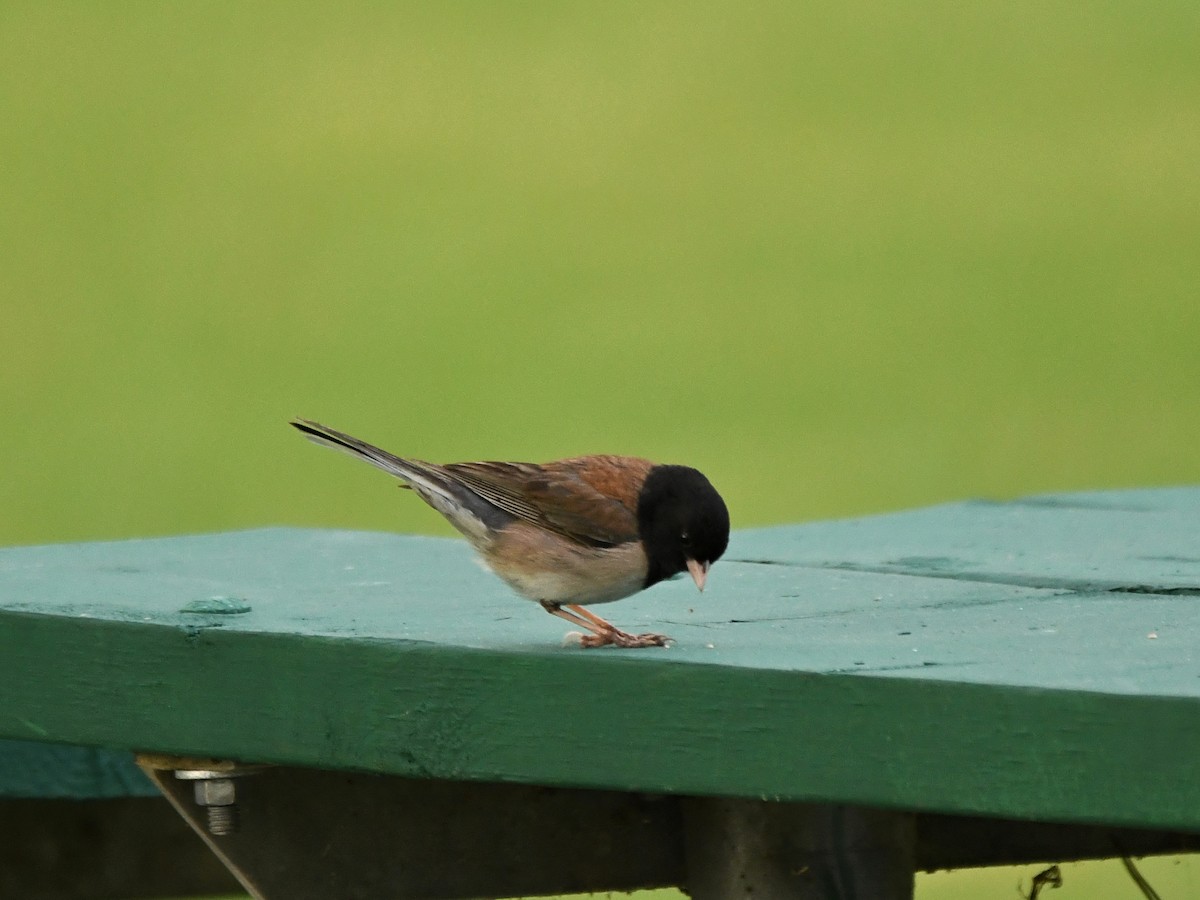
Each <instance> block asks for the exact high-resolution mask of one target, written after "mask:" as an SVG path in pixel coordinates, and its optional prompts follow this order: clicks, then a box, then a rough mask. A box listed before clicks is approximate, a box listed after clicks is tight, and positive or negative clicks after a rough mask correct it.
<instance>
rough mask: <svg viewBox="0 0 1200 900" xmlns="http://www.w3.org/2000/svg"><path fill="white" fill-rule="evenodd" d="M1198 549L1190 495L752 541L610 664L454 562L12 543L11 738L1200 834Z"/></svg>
mask: <svg viewBox="0 0 1200 900" xmlns="http://www.w3.org/2000/svg"><path fill="white" fill-rule="evenodd" d="M1198 536H1200V490H1197V489H1178V490H1170V491H1166V490H1164V491H1137V492H1123V493H1115V494H1089V495H1071V496H1067V497H1053V498H1034V499H1033V500H1026V501H1018V502H1014V503H1010V504H991V503H965V504H955V505H949V506H943V507H936V508H934V509H930V510H918V511H915V512H911V513H904V514H898V515H893V516H881V517H874V518H870V519H861V520H853V521H845V522H832V523H819V524H814V525H804V526H788V527H783V528H774V529H764V530H760V531H752V532H747V531H743V532H740V533H736V534H735V536H734V540H733V543H732V544H731V547H730V551H729V554H728V558H727V559H725V560H723V561H721V562H720V563H718V565H717V566H716V567H714V570H713V577H712V579H711V581H710V587H709V590H708V591H707V592H706V593H705V594H704V595H703V596H702V597H701V596H698V595H697V594H696V593H695V591H694V589H693V588H691V586H690V584H686V583H682V582H680V583H672V584H666V585H660V586H658V587H656V588H654V589H652V590H650V591H647V592H645V593H643V594H640V595H638V596H637V597H635V598H630V599H629V600H626V601H623V602H622V603H621V605H620V616H619V618H620V620H621V623H622V625H623V626H625V627H627V628H631V629H633V630H643V629H653V628H661V629H664V630H669V631H670V632H671V634H672V635H673V636H675V637H676V638H677V639H678V643H677V644H676V646H674V647H672V648H670V649H668V650H665V651H645V650H642V651H621V650H605V651H595V652H582V651H579V650H577V649H574V648H568V647H560V646H559V637H560V636H561V627H560V626H559V625H558V623H556V622H555V621H554V620H553V619H551V618H550V617H548V616H545V615H542V614H541V613H540V611H539V610H537V608H536V607H535V606H532V605H529V604H527V603H525V602H524V601H521V600H520V599H518V598H516V597H514V596H513V595H512V594H511V593H509V592H508V591H507V589H506V588H505V587H504V586H503V585H502V584H501V583H499V582H498V581H496V580H495V579H493V578H492V577H491V576H489V575H488V574H487V573H486V572H484V571H483V570H482V569H481V568H479V567H478V566H476V565H474V564H473V563H472V562H471V560H470V554H469V550H468V548H467V547H466V546H465V545H464V544H463V543H461V542H456V541H451V540H442V539H432V538H418V537H398V536H389V535H380V534H366V533H347V532H324V531H304V530H294V529H270V530H263V531H255V532H246V533H241V534H225V535H207V536H201V537H190V538H169V539H158V540H146V541H126V542H119V543H107V544H87V545H74V546H70V545H64V546H50V547H31V548H14V549H9V550H4V551H0V684H3V685H4V690H3V693H0V737H10V738H21V739H32V740H49V741H58V742H65V743H75V744H84V745H92V746H100V747H110V748H116V749H145V750H155V751H163V752H173V753H181V754H200V755H217V756H230V757H235V758H240V759H244V760H248V761H255V762H275V763H286V764H292V765H300V766H310V767H318V768H335V769H336V768H345V769H360V770H365V771H372V772H381V773H395V774H401V775H408V776H416V777H435V778H447V779H454V780H479V781H501V782H503V781H509V782H524V783H531V784H546V785H561V786H580V787H595V788H607V789H616V790H636V791H650V792H665V793H680V794H691V795H712V796H731V797H778V798H781V799H789V800H810V801H818V802H832V803H854V804H862V805H869V806H878V807H885V808H896V809H908V810H916V811H929V812H948V813H963V814H971V815H983V816H994V817H1009V818H1018V819H1036V820H1042V821H1061V822H1094V823H1104V824H1112V825H1130V826H1140V827H1152V828H1176V829H1181V830H1200V779H1196V778H1195V753H1194V749H1195V748H1196V747H1198V746H1200V661H1198V653H1197V650H1196V648H1197V647H1200V612H1198V611H1197V606H1196V604H1197V603H1198V602H1200V597H1198V596H1197V594H1198V593H1200V549H1197V548H1198V547H1200V541H1198V540H1197V538H1198ZM738 560H745V561H743V562H738ZM212 597H235V598H237V599H238V600H240V601H242V603H241V604H240V605H238V604H234V605H232V606H230V607H229V608H231V609H238V608H242V607H243V606H248V607H249V611H248V612H245V613H242V614H221V613H184V612H181V610H182V609H184V608H185V607H186V606H187V605H188V604H189V603H193V604H194V602H195V601H197V600H204V599H209V598H212ZM192 608H195V606H193V607H192ZM200 608H201V609H204V608H206V607H205V606H204V605H203V604H201V605H200ZM209 608H221V605H220V604H217V605H215V606H213V607H209ZM1152 635H1153V637H1152Z"/></svg>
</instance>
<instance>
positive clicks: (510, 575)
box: [483, 542, 646, 604]
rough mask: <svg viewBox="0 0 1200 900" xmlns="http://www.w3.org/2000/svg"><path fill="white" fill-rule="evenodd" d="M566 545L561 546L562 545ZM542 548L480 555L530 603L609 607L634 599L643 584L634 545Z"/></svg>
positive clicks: (641, 561) (641, 557)
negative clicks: (500, 557)
mask: <svg viewBox="0 0 1200 900" xmlns="http://www.w3.org/2000/svg"><path fill="white" fill-rule="evenodd" d="M563 544H564V545H565V542H563ZM548 549H549V548H547V547H546V546H544V545H543V546H540V547H538V548H537V553H536V560H535V559H534V557H533V555H532V554H531V555H530V556H520V555H518V556H515V557H514V556H513V555H509V554H505V555H504V561H503V562H501V561H500V560H498V559H497V558H496V556H495V555H493V554H491V553H487V552H485V553H484V554H483V558H484V561H485V562H487V564H488V566H489V567H490V568H491V569H492V571H494V572H495V573H496V574H497V575H499V576H500V577H501V578H503V579H504V580H505V581H507V582H508V583H509V585H510V586H511V587H512V589H513V590H515V591H516V592H517V593H518V594H520V595H521V596H523V597H526V598H528V599H530V600H545V601H548V602H551V603H580V604H590V603H608V602H610V601H612V600H620V599H621V598H622V597H628V596H629V595H630V594H636V593H637V592H638V591H640V590H641V589H642V587H643V586H644V585H645V583H646V553H645V551H644V550H643V549H642V547H641V544H639V543H636V542H634V543H629V544H622V545H621V546H619V547H606V548H603V549H594V548H590V547H578V546H569V547H568V546H562V545H560V546H557V547H555V548H553V550H550V551H549V552H548Z"/></svg>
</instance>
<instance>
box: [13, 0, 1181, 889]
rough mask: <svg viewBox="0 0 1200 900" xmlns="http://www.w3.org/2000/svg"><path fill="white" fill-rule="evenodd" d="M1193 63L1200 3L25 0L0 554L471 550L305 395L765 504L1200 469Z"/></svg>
mask: <svg viewBox="0 0 1200 900" xmlns="http://www.w3.org/2000/svg"><path fill="white" fill-rule="evenodd" d="M1198 58H1200V6H1198V5H1197V4H1195V3H1194V2H1191V0H1188V2H1174V3H1172V2H1163V3H1151V4H1146V3H1134V2H1132V0H1124V2H1108V3H1097V4H1086V5H1084V4H1076V5H1070V4H1045V3H1032V2H1003V3H1001V2H987V3H981V4H961V3H948V2H924V3H918V4H915V5H900V6H897V5H892V4H886V3H880V2H851V3H813V4H803V5H801V4H793V3H764V4H756V5H753V6H750V5H741V4H721V3H696V2H691V3H662V4H642V3H628V2H614V3H606V4H589V5H584V4H579V3H570V4H534V3H510V4H494V5H482V4H455V5H452V4H420V5H405V4H397V5H392V4H340V5H336V6H334V5H329V6H318V5H315V4H302V3H257V4H234V3H212V2H192V3H186V4H184V3H158V4H129V3H111V4H96V3H93V4H77V5H59V4H43V3H19V2H6V3H4V4H2V5H0V247H2V248H3V250H2V256H0V304H2V307H0V311H2V326H3V327H2V330H0V404H2V406H0V410H2V411H3V414H4V423H5V427H4V429H3V434H2V436H0V469H2V470H3V472H4V473H5V474H4V477H3V478H2V479H0V510H2V512H0V544H21V543H39V542H51V541H71V540H83V539H94V538H117V537H123V536H130V535H152V534H170V533H179V532H195V531H208V530H217V529H230V528H241V527H248V526H255V525H262V524H277V523H294V524H310V525H323V526H349V527H358V528H380V529H393V530H403V531H426V532H434V533H449V532H448V528H447V527H446V526H445V525H444V524H443V523H442V522H441V521H440V519H438V518H437V517H436V515H435V514H433V513H431V512H430V511H429V510H427V509H425V508H424V507H423V506H422V504H419V503H417V502H415V501H413V500H412V498H406V497H400V496H398V495H397V494H396V492H395V491H394V490H389V489H388V485H387V482H386V481H385V480H384V479H383V478H382V476H380V475H378V473H375V472H373V471H371V470H369V469H368V468H367V467H365V466H354V465H351V464H349V463H348V462H347V463H343V461H340V460H335V459H334V458H333V457H331V456H329V455H328V454H324V453H319V452H317V451H315V450H314V449H313V448H312V447H310V446H308V445H307V444H306V443H305V442H304V441H302V440H300V439H299V437H298V436H297V435H295V434H294V433H292V431H291V429H289V428H287V427H286V425H285V421H286V419H287V418H288V417H290V416H292V415H304V416H308V417H311V418H316V419H319V420H321V421H324V422H326V423H328V424H331V425H333V426H335V427H339V428H342V429H344V430H348V431H351V432H353V433H356V434H359V435H361V436H362V437H365V438H367V439H368V440H372V441H375V442H376V443H380V444H382V445H384V446H386V447H388V448H390V449H393V450H396V451H398V452H402V453H406V454H411V455H415V456H422V457H425V458H429V459H434V460H453V459H465V458H481V457H487V458H528V459H546V458H553V457H557V456H563V455H568V454H575V453H584V452H599V451H613V452H628V453H639V454H643V455H647V456H651V457H653V458H657V459H662V460H668V461H682V462H688V463H690V464H692V465H695V466H697V467H699V468H701V469H703V470H704V471H705V472H706V473H708V474H709V476H710V477H711V478H712V480H713V481H714V482H715V483H716V484H717V485H718V487H719V488H720V489H721V490H722V491H723V493H724V494H725V495H726V497H727V499H728V500H729V503H730V506H731V508H732V510H733V515H734V519H735V525H737V526H748V525H756V524H763V523H770V522H783V521H797V520H804V519H814V518H821V517H828V516H839V515H850V514H858V513H864V512H870V511H878V510H885V509H891V508H900V507H907V506H913V505H918V504H926V503H932V502H936V501H940V500H944V499H950V498H959V497H965V496H980V495H984V496H993V497H1006V496H1012V495H1017V494H1022V493H1028V492H1034V491H1042V490H1065V489H1073V488H1104V487H1121V486H1130V485H1156V484H1171V483H1180V482H1195V481H1197V480H1200V453H1198V450H1200V418H1198V417H1197V415H1196V410H1197V408H1198V407H1197V403H1198V401H1200V353H1198V352H1197V338H1198V337H1200V303H1198V302H1197V285H1198V284H1200V252H1198V251H1200V65H1197V59H1198ZM405 501H407V502H405ZM1125 887H1128V886H1125ZM997 890H998V891H999V892H998V893H997V894H996V896H1010V895H1011V890H1012V888H1011V885H1010V884H1009V882H1008V881H1005V882H1004V883H1003V890H1000V889H999V888H997ZM1113 896H1114V897H1116V896H1132V895H1131V894H1129V893H1128V892H1126V893H1120V894H1113Z"/></svg>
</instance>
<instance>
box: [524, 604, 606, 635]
mask: <svg viewBox="0 0 1200 900" xmlns="http://www.w3.org/2000/svg"><path fill="white" fill-rule="evenodd" d="M538 602H540V603H541V604H542V609H544V610H545V611H546V612H548V613H550V615H552V616H558V617H559V618H560V619H566V620H567V621H568V622H570V623H571V624H572V625H576V626H578V627H580V628H583V629H585V630H587V631H590V632H592V634H594V635H599V634H601V629H599V628H597V626H596V624H595V623H593V622H590V621H588V620H587V619H585V618H584V617H583V616H579V615H576V614H575V613H573V612H568V611H567V610H565V609H563V608H562V604H561V603H551V602H550V601H549V600H540V601H538ZM605 624H607V623H605ZM609 627H610V628H611V627H612V626H609ZM589 646H590V645H589Z"/></svg>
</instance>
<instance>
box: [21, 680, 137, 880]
mask: <svg viewBox="0 0 1200 900" xmlns="http://www.w3.org/2000/svg"><path fill="white" fill-rule="evenodd" d="M3 708H4V703H3V700H0V709H3ZM157 796H158V790H157V789H155V787H154V785H152V784H151V783H150V782H149V781H148V780H147V778H146V776H145V775H143V774H142V771H141V769H139V768H138V767H137V765H136V764H135V763H134V761H133V755H132V754H131V753H129V752H128V751H114V750H103V749H100V748H98V747H70V746H67V745H65V744H46V743H41V742H37V741H5V740H0V797H14V798H15V797H28V798H38V799H55V798H63V799H72V800H98V799H103V798H109V797H157ZM0 896H3V894H0Z"/></svg>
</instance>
